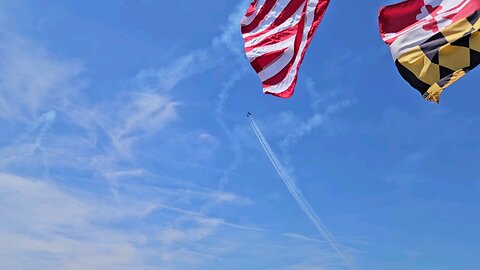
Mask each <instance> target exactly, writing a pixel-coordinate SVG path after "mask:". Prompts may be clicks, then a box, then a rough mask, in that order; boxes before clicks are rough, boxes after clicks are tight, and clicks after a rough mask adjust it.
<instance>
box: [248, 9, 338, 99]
mask: <svg viewBox="0 0 480 270" xmlns="http://www.w3.org/2000/svg"><path fill="white" fill-rule="evenodd" d="M329 2H330V0H254V1H253V2H252V3H251V4H250V7H249V9H248V11H247V14H246V15H245V17H244V18H243V19H242V27H241V30H242V35H243V39H244V40H245V52H246V54H247V57H248V59H249V60H250V64H251V65H252V67H253V69H254V70H255V71H256V72H257V73H258V76H259V77H260V79H261V81H262V85H263V92H264V93H266V94H271V95H274V96H278V97H282V98H288V97H290V96H292V94H293V91H294V89H295V84H296V81H297V74H298V70H299V68H300V65H301V63H302V60H303V57H304V55H305V52H306V50H307V47H308V45H309V44H310V41H311V39H312V37H313V35H314V33H315V31H316V30H317V28H318V25H319V24H320V21H321V20H322V18H323V15H324V13H325V11H326V9H327V7H328V4H329Z"/></svg>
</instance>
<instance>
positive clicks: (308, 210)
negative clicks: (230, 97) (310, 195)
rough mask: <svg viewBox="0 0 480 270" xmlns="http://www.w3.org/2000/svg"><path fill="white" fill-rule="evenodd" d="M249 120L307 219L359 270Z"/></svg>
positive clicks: (256, 127) (352, 268)
mask: <svg viewBox="0 0 480 270" xmlns="http://www.w3.org/2000/svg"><path fill="white" fill-rule="evenodd" d="M249 120H250V123H251V124H252V127H253V130H254V131H255V135H257V138H258V140H259V141H260V144H261V145H262V147H263V149H264V150H265V153H267V156H268V158H269V159H270V161H271V162H272V164H273V167H274V168H275V170H276V171H277V173H278V175H279V176H280V178H282V180H283V182H284V183H285V185H286V186H287V188H288V191H289V192H290V193H291V194H292V196H293V198H294V199H295V200H296V201H297V203H298V205H299V206H300V208H301V209H302V210H303V212H305V214H306V215H307V217H308V218H309V219H310V221H311V222H312V223H313V225H314V226H315V227H316V229H317V230H318V231H319V232H320V233H321V234H322V235H323V237H324V238H325V240H326V241H327V242H328V243H329V244H330V246H331V247H332V248H333V249H334V250H335V251H336V252H337V253H338V255H339V256H340V257H341V258H342V260H343V261H344V262H345V264H346V265H347V266H348V267H349V268H350V269H351V270H357V267H356V266H355V264H354V263H353V262H352V261H351V260H350V259H349V258H348V256H347V255H346V254H345V252H344V251H343V250H342V248H341V247H340V245H339V244H338V242H337V241H336V240H335V238H334V237H333V235H332V234H331V233H330V231H329V230H328V228H327V227H326V226H325V224H323V222H322V220H321V219H320V217H319V216H318V215H317V214H316V213H315V211H314V210H313V208H312V206H310V203H308V201H307V200H306V199H305V198H304V197H303V195H302V193H301V191H300V189H299V188H298V187H297V185H296V184H295V181H293V179H292V178H291V177H290V175H289V174H288V173H287V172H286V170H285V169H284V168H283V166H282V164H281V163H280V161H279V160H278V158H277V156H276V155H275V153H274V152H273V151H272V149H271V148H270V145H269V144H268V142H267V140H266V139H265V137H264V136H263V134H262V132H261V131H260V129H259V128H258V126H257V123H256V122H255V119H254V118H253V116H252V115H250V114H249Z"/></svg>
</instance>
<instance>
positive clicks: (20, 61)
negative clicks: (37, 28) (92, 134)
mask: <svg viewBox="0 0 480 270" xmlns="http://www.w3.org/2000/svg"><path fill="white" fill-rule="evenodd" d="M0 41H1V42H0V118H3V119H5V120H9V121H12V120H14V121H20V120H21V121H32V120H34V119H36V118H37V117H38V116H39V114H43V112H45V111H48V110H59V109H62V108H65V107H66V106H68V104H69V99H70V98H71V97H73V96H74V95H75V93H76V91H77V89H78V86H79V85H80V83H79V82H75V78H76V77H77V76H78V75H79V74H80V72H81V70H82V69H81V65H80V64H79V63H78V62H75V61H65V60H59V59H58V58H57V57H54V56H52V55H51V53H49V52H47V51H45V50H43V49H42V48H41V47H38V46H35V45H34V44H32V43H31V42H30V41H29V40H27V39H24V38H22V37H19V36H17V35H8V34H7V36H6V37H3V38H2V39H0Z"/></svg>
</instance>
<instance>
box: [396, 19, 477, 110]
mask: <svg viewBox="0 0 480 270" xmlns="http://www.w3.org/2000/svg"><path fill="white" fill-rule="evenodd" d="M479 29H480V10H477V11H476V12H475V13H474V14H472V15H470V16H469V17H468V18H465V19H463V20H461V21H458V22H455V23H454V24H452V25H450V26H448V27H447V28H445V29H444V30H442V31H441V32H439V33H437V34H435V35H434V36H432V37H431V38H430V39H428V40H427V41H425V42H424V43H423V44H421V45H419V46H416V47H415V48H413V49H411V50H409V51H408V52H406V53H404V54H403V55H401V56H400V57H399V58H398V59H397V60H396V61H395V63H396V65H397V68H398V70H399V71H400V74H401V75H402V77H403V78H404V79H405V80H407V81H408V82H409V83H410V85H412V86H413V87H414V88H416V89H417V90H418V91H420V93H422V95H423V97H424V98H425V99H427V100H431V101H434V102H438V101H439V98H440V94H441V93H442V91H443V90H444V89H445V88H447V87H448V86H450V85H451V84H452V83H454V82H455V81H457V80H458V79H460V78H461V77H462V76H463V75H465V74H466V73H467V72H468V71H470V70H472V69H474V68H475V67H476V66H477V65H478V64H480V32H479Z"/></svg>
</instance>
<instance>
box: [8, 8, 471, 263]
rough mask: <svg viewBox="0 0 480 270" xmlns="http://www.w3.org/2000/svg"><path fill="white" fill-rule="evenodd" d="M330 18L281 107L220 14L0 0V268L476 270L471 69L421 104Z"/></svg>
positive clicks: (383, 54)
mask: <svg viewBox="0 0 480 270" xmlns="http://www.w3.org/2000/svg"><path fill="white" fill-rule="evenodd" d="M392 2H393V1H388V2H387V1H352V0H344V1H332V3H331V5H330V8H329V10H328V12H327V14H326V16H325V19H324V21H323V23H322V25H321V26H320V28H319V31H318V32H317V35H316V36H315V38H314V40H313V42H312V43H311V45H310V48H309V51H308V53H307V55H306V58H305V61H304V64H303V66H302V68H301V71H300V76H299V82H298V86H297V89H296V93H295V95H294V96H293V97H292V98H291V99H289V100H283V99H278V98H274V97H271V96H264V95H263V94H262V93H261V88H260V82H259V80H258V78H257V77H256V75H255V73H254V72H253V71H252V70H251V69H250V67H249V65H248V62H247V60H246V59H245V57H244V55H243V53H242V40H241V37H240V34H239V19H240V17H241V15H242V13H244V10H245V9H246V7H247V5H246V4H247V3H246V2H245V1H244V2H241V1H240V2H239V1H229V0H223V1H210V2H208V3H205V2H202V1H192V0H189V1H187V0H177V1H152V0H141V1H127V0H122V1H113V0H105V1H73V0H64V1H33V0H19V1H1V3H0V26H1V27H0V39H1V42H0V121H1V125H0V215H1V218H0V268H1V269H69V270H70V269H112V270H113V269H115V270H119V269H140V270H143V269H161V270H171V269H208V270H216V269H231V270H235V269H242V270H244V269H264V270H268V269H275V270H279V269H280V270H283V269H285V270H312V269H315V270H323V269H325V270H327V269H328V270H330V269H333V270H335V269H346V268H345V266H344V265H343V264H342V262H341V260H340V259H339V258H338V256H337V255H336V254H335V252H334V251H333V250H332V249H331V248H330V247H329V246H328V245H327V244H326V242H325V241H324V239H322V236H321V235H319V234H318V232H317V231H316V230H315V228H314V227H313V226H312V224H311V223H310V222H309V220H308V219H307V217H306V216H305V215H304V213H303V212H302V211H301V210H300V208H299V207H298V206H297V205H296V204H295V201H294V200H293V198H292V197H291V196H290V194H289V193H288V190H287V189H286V188H285V187H284V186H283V184H282V182H281V180H280V178H279V177H278V176H277V175H276V173H275V171H274V169H273V167H272V166H271V164H270V163H269V160H268V158H267V157H266V155H265V153H264V152H263V151H262V149H261V146H260V144H259V143H258V141H257V139H256V137H255V134H254V133H253V130H252V129H251V127H250V126H249V123H248V120H247V118H246V117H245V116H246V112H247V111H251V112H253V113H254V114H255V117H256V120H257V122H258V125H259V126H260V127H261V129H262V131H263V132H264V133H265V136H266V137H267V139H268V140H269V142H270V143H271V145H272V147H273V148H274V150H275V151H276V152H277V154H278V155H279V157H280V159H281V161H282V162H283V164H284V165H285V166H286V167H287V169H288V171H289V172H290V173H291V174H292V175H293V176H294V178H295V179H296V181H297V184H298V186H299V187H300V189H301V190H302V191H303V195H304V196H305V197H306V198H307V199H308V200H309V201H310V203H311V204H312V207H313V208H314V209H315V210H316V211H317V213H318V214H319V216H321V217H322V219H323V221H324V223H325V224H326V225H327V226H328V227H329V229H330V230H331V231H332V233H333V234H334V235H335V236H336V238H337V240H338V241H339V242H340V243H341V244H342V245H343V247H344V249H345V251H346V252H347V253H348V254H349V256H350V257H351V258H352V259H353V260H354V261H355V262H356V264H357V265H358V267H359V269H369V270H383V269H389V270H404V269H410V270H417V269H422V270H423V269H436V270H447V269H448V270H450V269H456V270H476V269H478V267H479V266H480V259H479V258H478V256H477V255H478V253H479V252H480V248H479V245H478V242H479V241H480V235H479V234H478V227H479V226H480V218H479V216H478V213H479V212H480V201H479V199H478V194H479V192H480V180H479V179H478V171H477V169H478V167H479V166H478V160H479V155H480V144H479V143H480V139H479V138H480V128H479V127H480V116H479V115H480V114H479V112H480V109H479V107H478V103H477V100H478V98H480V93H479V92H478V81H479V79H480V70H475V71H473V72H471V73H470V74H469V75H467V76H466V77H464V78H462V79H461V80H460V81H459V82H457V83H456V84H455V85H453V86H452V87H450V88H449V89H448V90H447V91H446V92H445V93H444V95H443V96H442V100H441V104H440V105H436V104H431V103H428V102H425V101H424V100H423V99H422V98H421V96H420V95H419V94H418V93H417V92H416V90H414V89H412V88H410V87H409V86H408V84H407V83H406V82H404V81H403V80H402V79H401V77H400V75H399V74H398V73H397V71H396V70H395V66H394V64H393V61H392V59H391V56H390V54H389V51H388V48H387V47H386V46H385V45H384V44H383V43H382V41H381V39H380V37H379V34H378V27H377V19H376V15H377V11H378V9H379V8H380V6H382V5H384V4H387V3H392Z"/></svg>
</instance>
